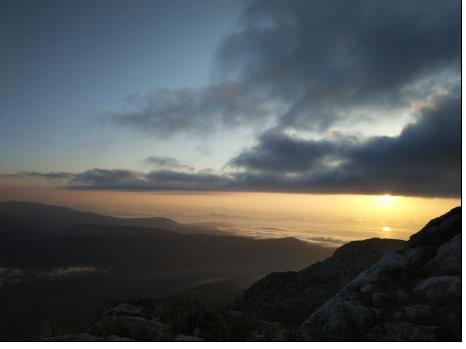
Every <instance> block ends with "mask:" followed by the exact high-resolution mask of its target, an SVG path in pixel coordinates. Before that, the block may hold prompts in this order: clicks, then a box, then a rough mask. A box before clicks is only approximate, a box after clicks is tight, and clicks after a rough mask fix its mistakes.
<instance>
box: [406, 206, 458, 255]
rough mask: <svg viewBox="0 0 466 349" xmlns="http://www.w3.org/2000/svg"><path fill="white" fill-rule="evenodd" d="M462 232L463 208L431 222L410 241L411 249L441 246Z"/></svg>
mask: <svg viewBox="0 0 466 349" xmlns="http://www.w3.org/2000/svg"><path fill="white" fill-rule="evenodd" d="M460 232H461V207H456V208H454V209H452V210H451V211H449V212H448V213H446V214H444V215H443V216H440V217H438V218H435V219H433V220H431V221H430V222H429V223H428V224H427V225H426V226H425V227H424V228H423V229H421V230H420V231H419V232H418V233H416V234H414V235H412V236H411V237H410V238H409V240H408V245H409V246H411V247H417V246H439V245H441V244H443V243H444V242H446V241H448V240H450V239H451V238H452V237H453V236H455V235H456V234H459V233H460Z"/></svg>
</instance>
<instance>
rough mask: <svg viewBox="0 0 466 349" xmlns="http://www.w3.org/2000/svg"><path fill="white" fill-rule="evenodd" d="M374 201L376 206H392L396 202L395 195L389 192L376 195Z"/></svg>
mask: <svg viewBox="0 0 466 349" xmlns="http://www.w3.org/2000/svg"><path fill="white" fill-rule="evenodd" d="M375 201H376V203H377V205H378V206H383V207H389V206H393V205H395V204H396V200H395V197H394V196H391V195H389V194H385V195H379V196H376V197H375Z"/></svg>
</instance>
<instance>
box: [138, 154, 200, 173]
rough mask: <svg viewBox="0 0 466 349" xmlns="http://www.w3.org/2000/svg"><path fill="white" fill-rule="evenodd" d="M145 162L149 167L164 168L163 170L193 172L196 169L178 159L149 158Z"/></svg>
mask: <svg viewBox="0 0 466 349" xmlns="http://www.w3.org/2000/svg"><path fill="white" fill-rule="evenodd" d="M144 162H145V163H146V164H147V165H150V166H153V167H155V168H161V169H162V168H163V169H172V170H187V171H193V170H194V168H193V167H192V166H189V165H186V164H183V163H181V162H179V161H178V160H177V159H175V158H172V157H169V156H149V157H147V158H146V159H145V160H144Z"/></svg>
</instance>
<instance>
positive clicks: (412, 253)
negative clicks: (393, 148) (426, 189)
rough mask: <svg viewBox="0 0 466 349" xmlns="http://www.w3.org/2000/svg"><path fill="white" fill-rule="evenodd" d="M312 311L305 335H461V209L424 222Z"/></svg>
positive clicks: (375, 338) (371, 337)
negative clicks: (399, 246) (394, 249)
mask: <svg viewBox="0 0 466 349" xmlns="http://www.w3.org/2000/svg"><path fill="white" fill-rule="evenodd" d="M407 245H408V246H407V247H406V248H405V249H402V250H400V251H398V252H392V253H389V254H387V255H385V256H384V257H382V258H381V259H380V260H379V261H378V262H377V263H375V264H374V265H373V266H372V267H371V268H369V269H368V270H366V271H364V272H362V273H361V274H359V275H358V276H357V277H356V278H355V279H354V280H352V281H351V282H349V283H348V284H347V285H346V286H345V287H344V288H343V289H342V290H341V291H339V292H338V293H337V294H336V295H335V296H334V297H332V298H330V299H329V300H328V301H327V302H325V303H324V304H323V305H322V306H320V307H319V309H317V310H316V311H315V312H314V313H312V314H311V315H310V316H309V317H308V319H307V320H306V321H304V322H303V323H302V324H301V325H300V327H299V332H300V333H301V334H302V335H303V337H304V338H305V339H307V340H370V341H434V340H460V338H461V209H460V208H455V209H453V210H452V211H450V212H449V213H447V214H445V215H443V216H441V217H439V218H436V219H434V220H432V221H431V222H429V224H427V225H426V226H425V227H424V228H423V229H422V230H421V231H420V232H418V233H417V234H414V235H413V236H412V237H411V238H410V239H409V241H408V243H407Z"/></svg>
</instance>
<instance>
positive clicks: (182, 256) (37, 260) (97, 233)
mask: <svg viewBox="0 0 466 349" xmlns="http://www.w3.org/2000/svg"><path fill="white" fill-rule="evenodd" d="M218 224H219V223H215V224H211V223H208V224H180V223H177V222H175V221H173V220H170V219H167V218H162V217H154V218H117V217H109V216H105V215H99V214H94V213H87V212H80V211H75V210H72V209H68V208H64V207H60V206H50V205H43V204H37V203H29V202H2V203H0V308H1V309H3V312H4V314H8V316H4V317H2V319H0V339H15V338H30V337H31V336H34V335H37V333H39V332H41V331H42V328H43V327H44V326H46V327H47V326H49V324H50V323H51V322H52V323H60V326H62V327H64V328H66V329H76V328H79V327H81V326H85V325H86V324H88V323H89V322H90V320H91V319H92V317H93V315H94V314H95V310H96V308H97V307H98V306H99V305H100V304H101V303H103V302H104V301H106V300H109V299H124V298H141V297H154V296H164V295H168V294H173V293H179V294H188V295H190V296H192V297H195V298H198V299H201V300H205V301H208V302H216V303H219V302H227V301H231V300H232V299H233V298H234V297H237V296H238V295H239V294H240V292H241V290H243V289H245V288H246V287H248V286H249V285H250V284H251V283H252V282H254V281H255V280H258V279H259V278H261V277H262V276H264V275H266V274H267V273H270V272H272V271H287V270H298V269H301V268H303V267H305V266H307V265H309V264H311V263H314V262H316V261H319V260H322V259H324V258H326V257H328V256H329V255H331V254H332V253H333V251H334V249H332V248H325V247H322V246H319V245H313V244H310V243H307V242H303V241H301V240H298V239H294V238H281V239H260V240H255V239H250V238H245V237H238V236H230V235H227V233H225V232H224V231H221V230H220V229H217V228H216V226H218ZM220 225H221V224H220ZM215 290H216V291H215ZM70 314H73V316H70Z"/></svg>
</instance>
